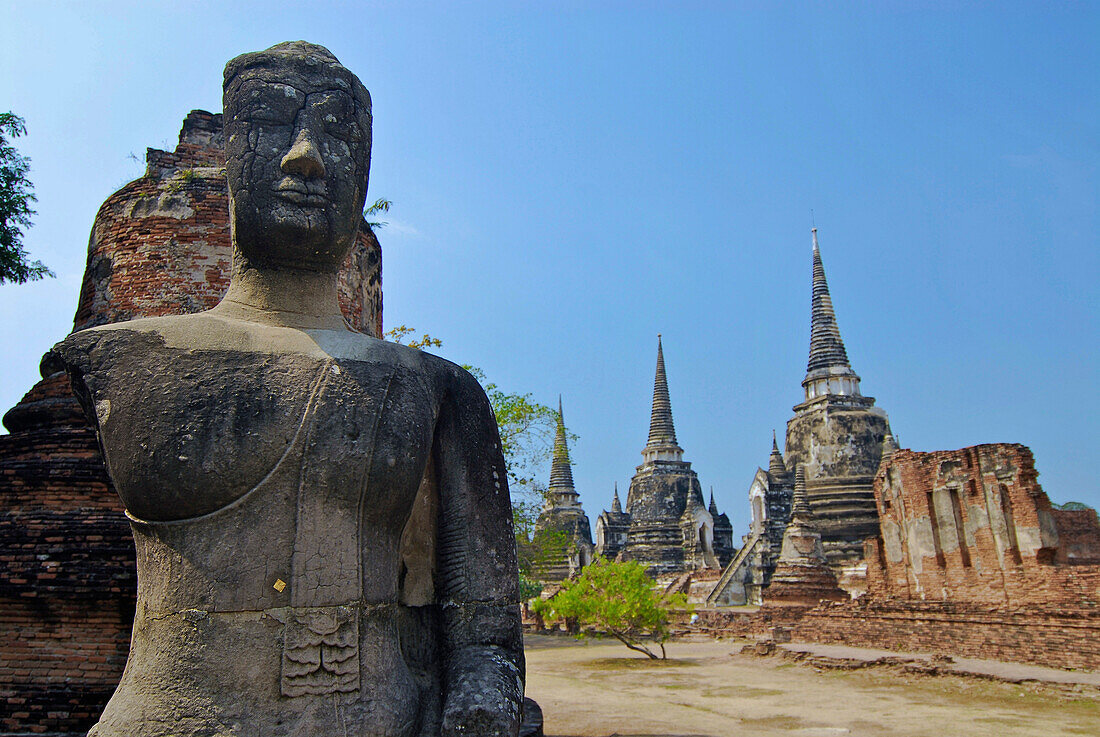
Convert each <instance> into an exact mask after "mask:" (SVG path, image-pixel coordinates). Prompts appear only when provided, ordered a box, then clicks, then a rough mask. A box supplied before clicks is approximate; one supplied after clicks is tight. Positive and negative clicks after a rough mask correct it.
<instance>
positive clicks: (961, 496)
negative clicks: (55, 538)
mask: <svg viewBox="0 0 1100 737" xmlns="http://www.w3.org/2000/svg"><path fill="white" fill-rule="evenodd" d="M875 499H876V502H877V505H878V512H879V515H880V517H881V521H882V534H881V536H876V537H875V538H873V539H872V543H871V549H870V550H869V554H868V558H869V562H870V563H872V564H873V565H871V566H870V567H869V569H868V582H869V585H870V588H871V592H872V593H875V594H877V595H880V596H895V597H901V598H905V599H922V600H923V599H941V600H951V601H956V602H969V603H975V604H1000V605H1009V606H1019V605H1023V604H1028V605H1045V604H1051V603H1054V602H1059V603H1061V604H1062V605H1064V606H1067V607H1070V606H1074V605H1079V604H1080V603H1081V602H1091V604H1090V606H1095V605H1096V592H1095V591H1093V592H1088V591H1087V590H1086V591H1082V590H1081V589H1080V587H1079V586H1078V585H1076V584H1075V583H1073V582H1072V581H1071V580H1070V579H1072V578H1074V576H1075V575H1076V574H1079V573H1080V572H1082V571H1085V570H1087V569H1095V570H1100V566H1097V565H1096V562H1097V561H1096V557H1095V556H1096V552H1097V551H1098V550H1100V526H1097V525H1096V524H1095V520H1096V517H1095V513H1093V514H1092V515H1083V516H1082V517H1081V518H1078V517H1076V516H1074V517H1070V518H1068V519H1067V518H1066V517H1064V516H1062V514H1060V512H1061V510H1056V509H1054V508H1053V507H1052V505H1051V503H1050V500H1049V499H1048V498H1047V495H1046V493H1045V492H1044V491H1043V489H1042V487H1041V486H1040V485H1039V482H1038V472H1037V471H1036V470H1035V462H1034V459H1033V457H1032V454H1031V451H1030V450H1029V449H1028V448H1027V447H1026V446H1023V445H1018V444H1009V443H995V444H988V445H976V446H972V447H970V448H963V449H961V450H954V451H935V452H932V453H915V452H913V451H910V450H898V451H895V452H894V453H893V455H891V456H890V458H889V459H888V460H887V461H885V462H883V464H882V468H881V469H880V470H879V473H878V475H877V476H876V477H875ZM1086 511H1091V510H1086ZM1059 522H1062V523H1063V524H1066V525H1067V532H1068V533H1069V534H1067V536H1066V537H1067V539H1066V540H1065V541H1063V539H1062V534H1061V528H1060V526H1059ZM1073 523H1076V524H1073ZM1082 523H1083V524H1082ZM1090 523H1091V524H1090ZM1067 543H1068V545H1067ZM1067 577H1068V578H1067Z"/></svg>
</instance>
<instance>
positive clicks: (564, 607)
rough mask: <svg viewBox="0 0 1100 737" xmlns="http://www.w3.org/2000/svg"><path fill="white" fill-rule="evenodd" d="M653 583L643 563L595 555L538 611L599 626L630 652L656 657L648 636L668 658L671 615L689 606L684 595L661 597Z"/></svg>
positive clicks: (548, 618)
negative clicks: (579, 572)
mask: <svg viewBox="0 0 1100 737" xmlns="http://www.w3.org/2000/svg"><path fill="white" fill-rule="evenodd" d="M654 586H655V583H654V581H653V579H651V578H650V577H649V576H647V575H646V572H645V568H644V567H643V566H642V565H641V564H639V563H635V562H628V563H620V562H616V561H609V560H605V559H603V558H599V557H597V559H596V560H595V561H594V562H593V563H592V564H591V565H588V566H585V568H584V570H583V571H581V575H580V576H578V577H577V578H575V579H573V580H571V581H565V582H564V583H563V584H562V589H561V591H559V592H558V593H557V594H556V595H555V596H553V597H552V598H550V599H545V600H540V601H537V602H535V605H534V610H535V612H536V613H537V614H539V615H541V616H542V617H543V618H544V619H545V620H546V621H550V622H553V621H573V622H576V623H577V624H579V625H582V626H583V625H592V626H595V627H596V628H598V629H600V630H603V631H606V632H607V633H608V634H610V635H611V636H612V637H614V638H615V639H617V640H618V641H619V642H621V643H623V644H624V645H626V646H627V647H628V648H630V649H631V650H635V651H637V652H640V653H645V654H646V655H647V656H649V657H650V658H652V659H653V660H657V654H656V653H654V652H653V651H652V650H650V649H649V648H648V647H647V646H646V644H645V642H646V641H647V640H648V641H650V642H653V643H655V644H656V645H658V646H659V647H660V649H661V656H660V657H661V659H662V660H664V659H665V658H666V657H667V656H666V653H665V642H666V641H667V640H668V638H669V635H670V633H669V628H668V621H669V615H670V614H671V613H672V612H673V611H676V610H689V609H690V606H689V604H688V602H687V598H686V597H685V596H684V595H683V594H673V595H671V596H668V597H662V596H661V594H659V593H658V592H657V591H656V590H654Z"/></svg>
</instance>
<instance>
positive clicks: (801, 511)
mask: <svg viewBox="0 0 1100 737" xmlns="http://www.w3.org/2000/svg"><path fill="white" fill-rule="evenodd" d="M847 600H848V594H846V593H845V592H844V591H843V590H842V589H841V588H840V587H839V586H837V581H836V574H834V573H833V571H832V569H831V568H830V567H829V564H828V562H827V561H826V559H825V550H824V548H823V547H822V545H821V535H820V533H818V531H817V528H816V527H815V525H814V517H813V513H812V512H811V511H810V506H809V504H808V503H807V499H806V473H805V471H804V470H803V468H802V467H801V466H799V467H798V468H797V469H796V470H795V482H794V498H793V501H792V505H791V520H790V522H788V523H787V529H786V531H785V532H784V533H783V545H782V547H781V549H780V552H779V562H778V563H777V564H776V567H775V572H774V573H773V574H772V577H771V584H770V585H769V586H768V588H767V589H765V591H764V603H765V604H776V605H806V606H813V605H816V604H818V603H820V602H822V601H847Z"/></svg>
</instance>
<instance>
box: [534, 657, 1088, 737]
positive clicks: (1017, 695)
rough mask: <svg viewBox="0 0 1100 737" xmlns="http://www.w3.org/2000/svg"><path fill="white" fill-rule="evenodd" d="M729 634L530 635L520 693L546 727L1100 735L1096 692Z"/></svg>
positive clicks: (598, 733) (595, 736) (589, 736)
mask: <svg viewBox="0 0 1100 737" xmlns="http://www.w3.org/2000/svg"><path fill="white" fill-rule="evenodd" d="M740 647H741V645H740V643H736V642H732V641H701V642H675V643H671V644H670V645H669V646H668V652H669V658H670V659H672V660H670V661H669V662H667V663H661V662H655V661H650V660H648V659H646V658H644V657H634V655H633V654H631V653H630V652H629V651H628V650H627V649H626V648H624V647H623V646H622V645H619V644H617V643H614V644H612V643H611V642H607V641H591V640H590V641H582V642H577V641H575V640H572V639H570V638H562V637H546V636H535V637H529V638H528V640H527V672H528V682H527V693H528V695H529V696H531V697H532V698H534V699H535V700H536V701H538V702H539V704H540V705H541V706H542V709H543V713H544V714H545V719H546V722H545V731H546V734H547V735H553V736H569V737H606V736H608V735H614V734H618V735H653V736H654V737H657V736H660V737H666V736H669V737H671V736H674V735H675V736H679V735H713V736H714V737H728V736H730V735H752V736H753V737H757V736H761V737H763V736H766V735H784V736H786V737H792V736H794V735H798V736H800V737H826V736H832V735H860V736H867V737H874V736H877V735H891V737H910V736H911V737H941V736H942V737H953V736H955V735H959V736H960V737H961V736H962V735H966V737H1016V736H1021V737H1023V736H1025V735H1028V736H1030V735H1035V737H1052V736H1054V735H1059V736H1060V735H1093V736H1094V737H1095V736H1096V735H1100V701H1098V700H1096V699H1095V698H1094V695H1095V693H1096V692H1095V690H1088V691H1087V695H1085V694H1081V695H1078V696H1076V697H1075V696H1072V695H1066V694H1064V693H1062V692H1060V691H1059V690H1058V689H1056V688H1051V687H1039V686H1033V685H1027V684H1025V685H1014V684H1007V683H1000V682H995V681H985V680H979V679H973V678H964V677H959V676H914V675H909V674H901V673H899V672H898V671H896V670H894V669H888V668H867V669H862V670H856V671H834V670H824V671H820V672H819V671H817V670H815V669H814V668H812V667H810V666H808V665H803V664H796V663H792V662H790V661H785V660H783V659H781V658H778V657H768V658H758V657H754V656H750V655H736V656H731V655H730V653H731V652H733V651H737V650H739V649H740Z"/></svg>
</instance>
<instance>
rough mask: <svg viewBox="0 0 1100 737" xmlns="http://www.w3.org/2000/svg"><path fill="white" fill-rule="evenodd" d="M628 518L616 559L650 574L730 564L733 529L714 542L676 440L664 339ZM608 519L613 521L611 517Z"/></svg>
mask: <svg viewBox="0 0 1100 737" xmlns="http://www.w3.org/2000/svg"><path fill="white" fill-rule="evenodd" d="M624 516H625V517H627V518H628V519H629V527H628V529H627V532H626V541H625V543H624V544H623V545H622V547H621V548H618V550H617V553H616V557H617V558H619V559H621V560H627V561H631V560H632V561H637V562H639V563H641V564H643V565H645V566H646V568H647V570H648V571H649V573H650V575H653V576H657V577H661V576H666V575H670V574H678V573H682V572H685V571H691V570H698V569H703V568H712V569H717V568H720V567H721V566H722V565H724V564H725V563H727V562H728V556H729V554H730V553H731V551H732V548H733V542H732V539H731V538H732V527H731V528H730V529H729V530H726V529H723V530H722V534H723V535H727V536H729V537H728V538H724V539H722V540H720V541H716V540H715V534H716V530H715V524H714V523H715V520H714V518H713V516H712V514H711V512H710V511H709V510H708V509H707V507H706V504H705V502H704V501H703V490H702V486H701V485H700V483H699V478H698V476H697V475H696V474H695V471H693V470H692V468H691V464H690V463H688V462H687V461H685V460H684V451H683V449H682V448H681V447H680V445H679V443H678V442H677V440H676V427H675V425H674V423H673V420H672V402H671V401H670V400H669V391H668V376H667V374H666V372H665V355H664V346H663V345H662V343H661V336H660V335H658V336H657V369H656V373H655V374H654V378H653V405H652V408H651V411H650V421H649V437H648V439H647V441H646V445H645V447H644V448H643V449H642V465H640V466H638V467H637V469H636V472H635V474H634V478H633V479H631V481H630V491H629V493H628V494H627V499H626V512H625V515H624ZM602 518H604V515H601V519H602ZM607 519H608V521H609V522H610V521H611V520H610V516H608V518H607ZM601 531H602V532H607V531H608V528H607V526H606V525H605V526H603V527H602V528H601V526H600V524H599V523H597V538H598V539H601V542H604V547H603V549H604V550H607V549H608V547H610V546H608V545H607V542H606V540H607V537H608V536H607V535H606V534H601ZM612 549H614V548H612ZM606 554H608V553H605V555H606ZM719 554H720V555H721V556H726V558H725V559H723V558H722V557H719Z"/></svg>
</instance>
